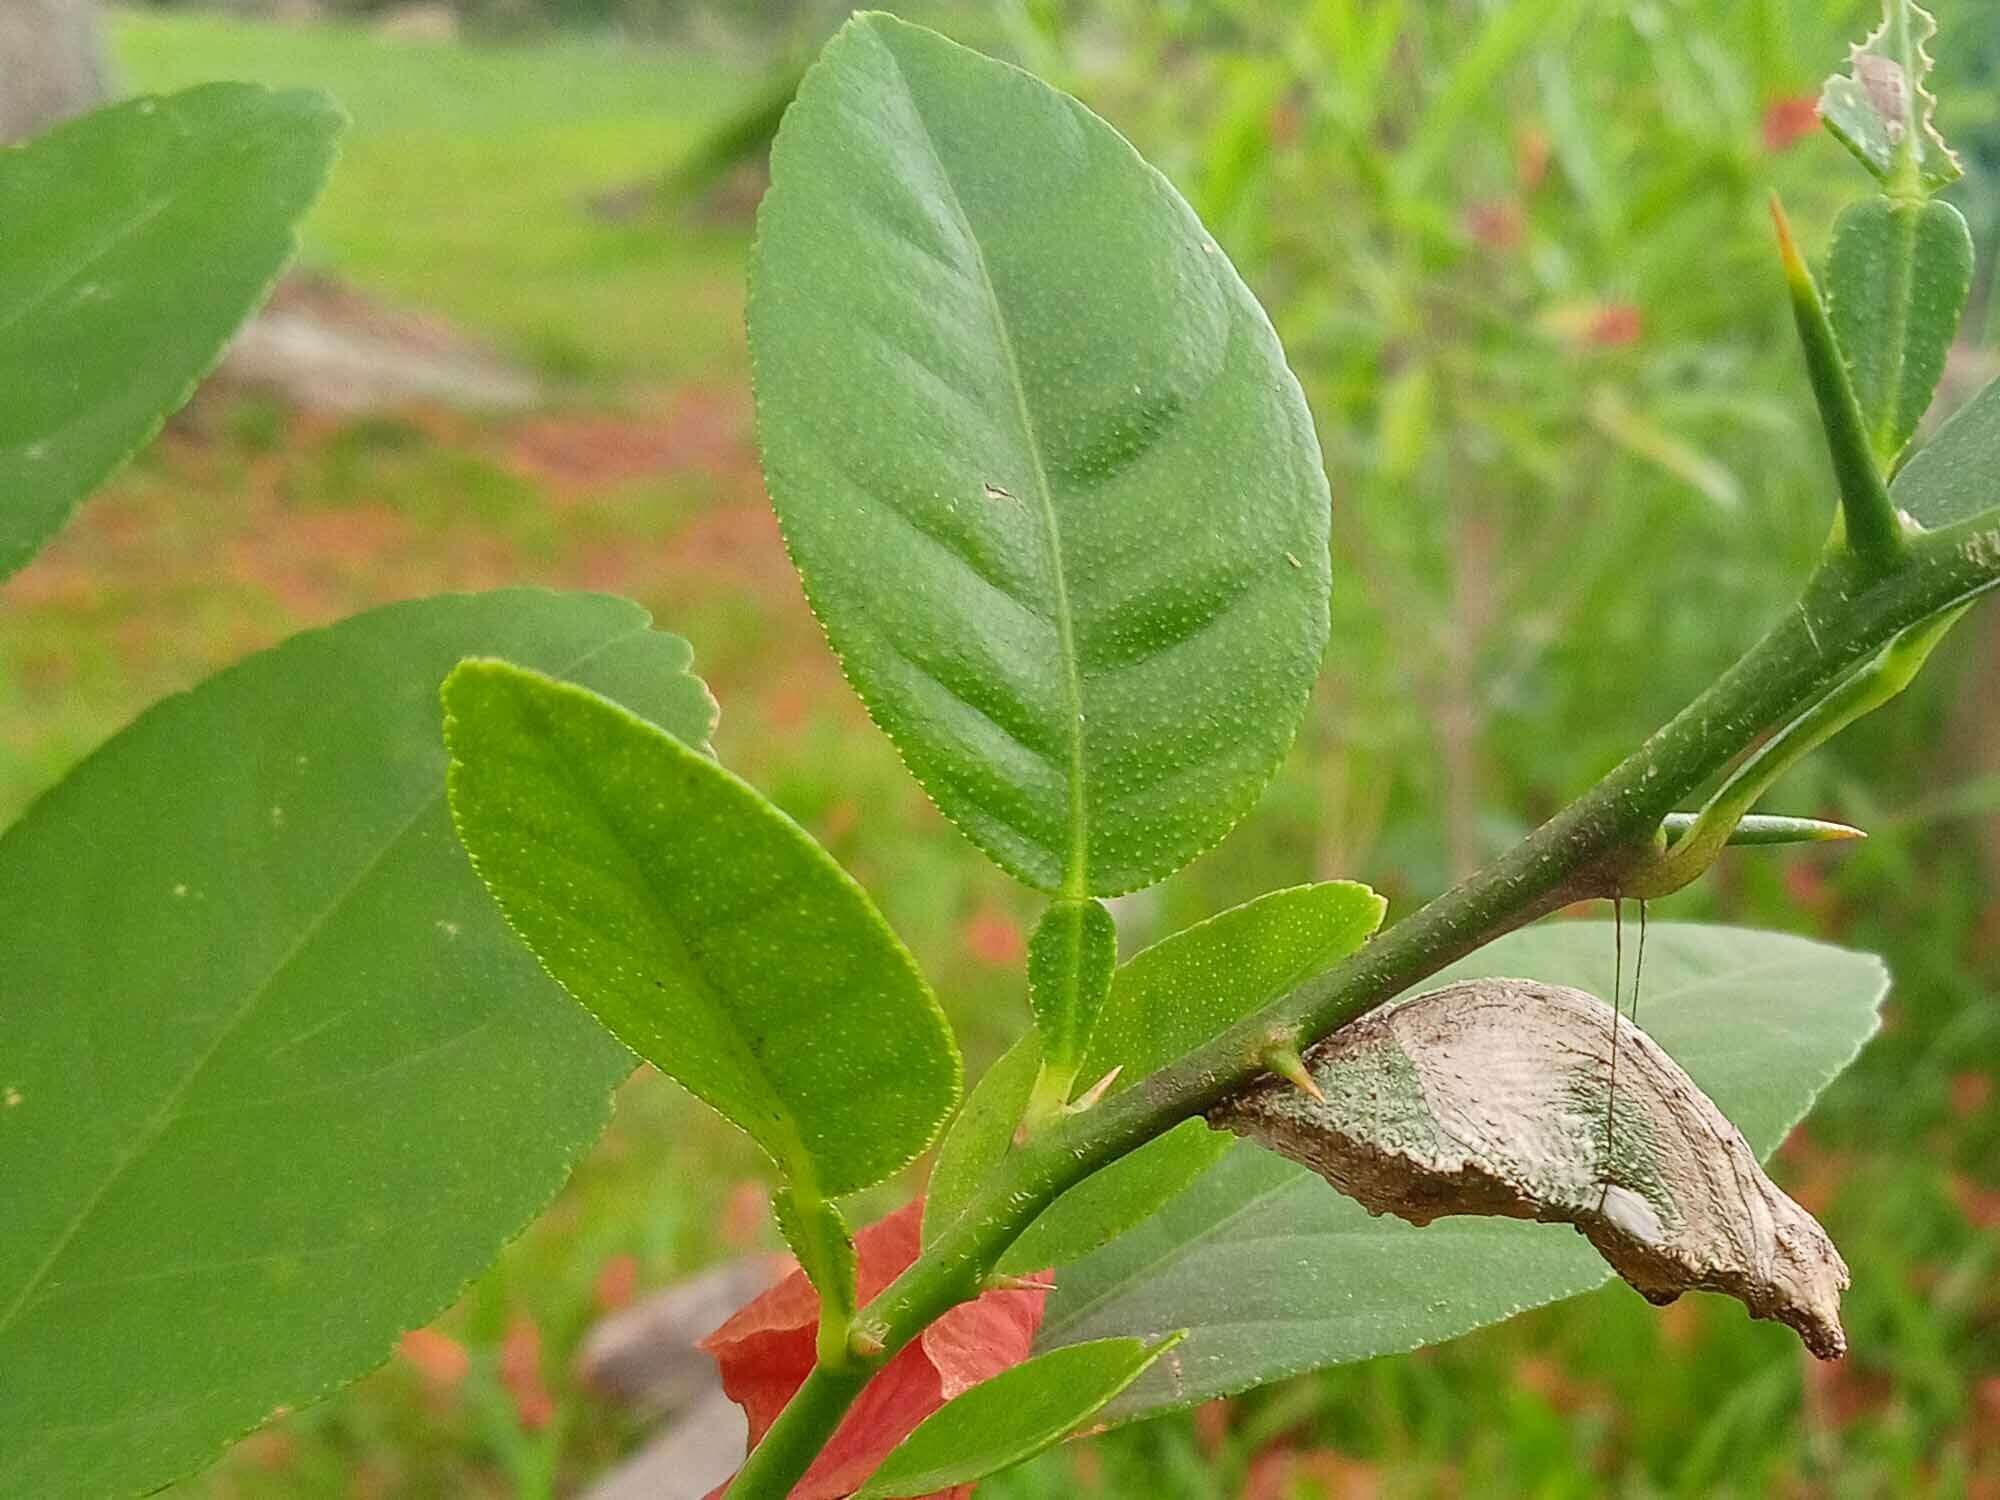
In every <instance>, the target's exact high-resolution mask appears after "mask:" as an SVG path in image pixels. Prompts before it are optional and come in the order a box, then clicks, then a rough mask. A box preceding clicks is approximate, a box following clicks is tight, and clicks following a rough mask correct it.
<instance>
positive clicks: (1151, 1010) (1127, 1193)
mask: <svg viewBox="0 0 2000 1500" xmlns="http://www.w3.org/2000/svg"><path fill="white" fill-rule="evenodd" d="M1382 912H1383V901H1382V898H1381V897H1379V896H1377V895H1376V894H1375V893H1374V892H1373V891H1371V890H1369V889H1368V888H1367V887H1366V886H1364V885H1356V884H1354V883H1353V882H1351V881H1329V882H1327V883H1326V884H1323V885H1309V886H1294V887H1291V888H1288V889H1285V890H1279V891H1271V892H1269V893H1268V894H1266V895H1263V896H1260V897H1258V898H1257V899H1256V900H1255V901H1251V902H1248V903H1246V904H1244V905H1242V906H1238V907H1234V908H1232V909H1230V910H1229V911H1226V912H1223V913H1221V914H1220V915H1218V916H1215V917H1211V918H1210V919H1209V920H1208V921H1206V922H1201V923H1197V924H1196V925H1195V926H1193V927H1189V928H1187V929H1185V930H1184V931H1181V932H1177V933H1175V934H1174V935H1173V936H1171V937H1169V938H1166V939H1164V940H1163V941H1161V942H1158V943H1155V944H1154V945H1153V946H1152V947H1150V948H1148V949H1146V950H1145V951H1144V952H1142V953H1140V954H1138V955H1137V956H1136V957H1134V958H1133V959H1132V960H1131V961H1130V962H1129V963H1126V964H1124V965H1123V966H1122V967H1120V968H1119V969H1118V971H1117V972H1116V973H1115V974H1114V975H1113V976H1112V981H1111V993H1110V995H1109V997H1108V998H1107V1000H1106V1003H1105V1007H1104V1012H1103V1015H1102V1017H1101V1018H1100V1021H1099V1023H1098V1029H1097V1033H1096V1035H1095V1036H1094V1038H1093V1040H1092V1042H1091V1046H1090V1051H1089V1059H1088V1061H1087V1062H1086V1064H1085V1067H1084V1070H1083V1071H1084V1074H1085V1075H1087V1076H1089V1077H1091V1078H1098V1077H1101V1076H1102V1075H1103V1074H1105V1073H1107V1072H1109V1071H1110V1070H1111V1069H1112V1068H1119V1069H1121V1071H1120V1074H1119V1077H1118V1079H1117V1081H1116V1082H1115V1083H1114V1084H1113V1085H1112V1088H1113V1091H1114V1092H1116V1091H1117V1090H1118V1089H1120V1088H1124V1087H1128V1086H1129V1085H1131V1084H1133V1083H1136V1082H1138V1081H1139V1080H1140V1079H1142V1078H1144V1077H1145V1076H1146V1075H1147V1074H1148V1073H1150V1072H1152V1071H1153V1070H1154V1069H1156V1068H1159V1067H1162V1066H1164V1065H1165V1064H1166V1063H1168V1062H1171V1061H1172V1060H1173V1059H1174V1058H1176V1057H1178V1056H1179V1055H1180V1054H1181V1053H1183V1052H1185V1051H1187V1050H1188V1049H1190V1048H1192V1047H1195V1046H1198V1045H1200V1044H1201V1043H1202V1042H1205V1041H1208V1040H1210V1039H1211V1038H1212V1037H1214V1036H1215V1035H1216V1034H1217V1033H1218V1032H1221V1031H1223V1030H1224V1029H1226V1028H1227V1027H1228V1026H1229V1025H1230V1024H1231V1023H1232V1022H1234V1021H1237V1020H1240V1019H1241V1018H1242V1017H1243V1016H1245V1015H1248V1014H1249V1013H1250V1012H1251V1011H1253V1010H1255V1009H1257V1007H1259V1006H1260V1005H1263V1004H1265V1003H1266V1002H1267V1001H1270V1000H1272V999H1274V998H1276V997H1277V996H1279V995H1281V994H1283V993H1284V992H1285V991H1286V990H1289V989H1290V988H1291V987H1292V986H1293V985H1295V984H1297V983H1298V982H1299V981H1300V980H1302V979H1304V978H1306V977H1307V976H1309V975H1311V974H1315V973H1317V972H1318V971H1319V970H1321V969H1323V968H1325V967H1327V965H1329V964H1331V963H1333V962H1334V961H1335V960H1337V959H1340V958H1344V957H1345V956H1346V955H1347V954H1349V953H1352V952H1353V951H1354V950H1355V949H1356V948H1358V947H1359V946H1360V945H1361V943H1362V942H1363V940H1365V939H1366V938H1367V936H1368V934H1369V933H1371V932H1373V931H1374V930H1375V928H1376V927H1377V926H1378V925H1379V924H1380V922H1381V920H1382ZM1040 1058H1041V1049H1040V1047H1039V1046H1038V1045H1037V1043H1036V1039H1035V1038H1034V1037H1032V1036H1030V1037H1026V1038H1023V1039H1022V1040H1021V1041H1020V1042H1018V1043H1017V1044H1015V1046H1014V1047H1013V1048H1012V1049H1010V1050H1009V1051H1008V1052H1007V1053H1006V1054H1005V1055H1004V1056H1002V1057H1001V1059H1000V1061H998V1062H996V1063H995V1064H994V1065H993V1066H992V1067H991V1068H990V1069H988V1070H987V1074H986V1076H985V1077H984V1078H982V1079H981V1080H980V1081H979V1084H978V1086H977V1087H976V1088H974V1089H973V1091H972V1095H971V1097H970V1098H969V1099H968V1100H967V1101H966V1106H965V1109H964V1110H963V1111H962V1112H961V1113H960V1115H959V1118H958V1120H957V1121H956V1122H955V1123H954V1124H953V1126H952V1129H951V1133H950V1134H949V1135H948V1136H947V1137H946V1138H945V1144H944V1148H943V1150H942V1151H941V1152H940V1153H939V1156H938V1165H937V1170H936V1171H935V1172H934V1173H933V1174H932V1176H931V1187H930V1202H929V1205H928V1207H927V1209H926V1211H925V1216H924V1234H925V1240H926V1243H928V1242H929V1241H930V1240H931V1239H934V1238H935V1237H936V1235H937V1232H938V1231H939V1230H941V1229H943V1228H944V1227H945V1226H946V1225H948V1224H950V1223H951V1221H952V1220H953V1219H955V1218H957V1217H958V1215H959V1214H960V1213H961V1212H962V1211H963V1210H964V1208H965V1206H966V1204H968V1203H970V1202H971V1201H972V1199H973V1197H974V1196H975V1195H976V1194H977V1192H978V1189H979V1185H980V1182H981V1180H982V1179H983V1178H984V1177H985V1176H986V1174H987V1173H988V1172H990V1171H992V1169H993V1168H994V1167H995V1166H997V1165H998V1164H999V1162H1000V1159H1001V1157H1003V1156H1004V1155H1005V1154H1006V1151H1007V1146H1008V1143H1009V1141H1010V1139H1011V1138H1012V1135H1013V1131H1014V1127H1015V1124H1016V1123H1017V1122H1018V1121H1019V1120H1020V1118H1021V1115H1022V1112H1023V1111H1024V1110H1025V1109H1026V1107H1027V1104H1028V1097H1029V1092H1030V1089H1031V1087H1032V1084H1033V1081H1034V1078H1035V1075H1036V1070H1037V1067H1038V1064H1039V1062H1040ZM1228 1149H1229V1142H1228V1140H1227V1139H1226V1138H1225V1137H1223V1136H1221V1135H1219V1134H1217V1133H1216V1132H1215V1131H1212V1130H1210V1129H1208V1127H1207V1126H1205V1125H1203V1124H1202V1123H1201V1122H1200V1121H1198V1120H1194V1121H1189V1122H1187V1123H1185V1124H1183V1125H1180V1126H1177V1127H1176V1128H1175V1129H1173V1130H1170V1131H1168V1132H1167V1133H1166V1134H1165V1135H1163V1136H1161V1137H1159V1138H1158V1139H1157V1140H1153V1141H1149V1142H1148V1143H1147V1144H1146V1145H1144V1146H1143V1147H1141V1148H1140V1149H1139V1150H1137V1151H1135V1152H1133V1153H1132V1154H1131V1155H1129V1156H1126V1157H1122V1158H1120V1159H1119V1160H1118V1161H1116V1162H1113V1163H1112V1164H1111V1165H1110V1166H1108V1167H1106V1168H1104V1170H1102V1171H1101V1172H1098V1173H1095V1174H1094V1175H1092V1176H1091V1177H1089V1178H1087V1179H1085V1180H1084V1181H1083V1182H1081V1183H1079V1184H1078V1185H1077V1186H1075V1187H1073V1188H1071V1189H1070V1190H1069V1191H1068V1192H1067V1193H1064V1194H1063V1195H1062V1196H1061V1197H1060V1198H1058V1199H1057V1200H1056V1201H1055V1202H1054V1203H1052V1204H1050V1205H1049V1206H1048V1207H1047V1208H1046V1209H1044V1210H1043V1211H1042V1213H1041V1215H1040V1216H1039V1217H1037V1218H1036V1220H1035V1222H1034V1223H1032V1224H1030V1225H1029V1226H1028V1228H1027V1230H1026V1232H1025V1233H1023V1234H1022V1236H1021V1238H1020V1239H1018V1240H1016V1241H1015V1242H1014V1244H1013V1245H1012V1246H1011V1247H1010V1248H1009V1249H1008V1251H1007V1253H1006V1254H1005V1255H1004V1256H1003V1257H1002V1258H1001V1262H1000V1269H1001V1270H1003V1271H1017V1272H1027V1271H1038V1270H1041V1269H1043V1268H1045V1267H1047V1266H1061V1265H1066V1264H1067V1263H1069V1262H1070V1261H1072V1260H1074V1259H1076V1258H1077V1257H1078V1256H1081V1255H1084V1254H1087V1253H1088V1252H1089V1251H1092V1250H1094V1249H1096V1248H1097V1247H1098V1246H1100V1245H1102V1244H1104V1243H1106V1242H1107V1241H1109V1240H1111V1239H1114V1238H1116V1237H1117V1236H1118V1235H1121V1234H1123V1233H1125V1231H1127V1230H1128V1229H1130V1228H1132V1226H1134V1225H1135V1224H1138V1223H1140V1222H1142V1221H1143V1220H1145V1219H1146V1218H1148V1217H1150V1216H1151V1215H1153V1214H1155V1213H1157V1212H1158V1211H1159V1209H1160V1207H1161V1205H1163V1204H1165V1203H1166V1202H1168V1201H1169V1200H1170V1199H1172V1198H1174V1197H1175V1196H1176V1195H1178V1194H1179V1193H1181V1192H1182V1191H1184V1190H1185V1189H1186V1188H1187V1186H1188V1184H1190V1183H1191V1182H1193V1181H1194V1180H1195V1179H1196V1178H1197V1177H1199V1176H1201V1174H1202V1173H1203V1172H1205V1171H1207V1170H1208V1169H1209V1168H1210V1167H1211V1166H1213V1165H1214V1164H1215V1163H1216V1162H1217V1161H1219V1160H1220V1159H1221V1158H1222V1156H1223V1155H1224V1154H1225V1153H1226V1152H1227V1151H1228Z"/></svg>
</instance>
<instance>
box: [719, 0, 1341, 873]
mask: <svg viewBox="0 0 2000 1500" xmlns="http://www.w3.org/2000/svg"><path fill="white" fill-rule="evenodd" d="M771 170H772V186H771V191H770V193H769V195H768V196H767V197H766V198H765V200H764V205H763V209H762V212H761V213H760V214H759V217H758V238H757V247H756V251H755V253H754V256H753V259H752V265H751V277H750V341H751V353H752V355H753V357H754V365H755V376H756V388H757V413H758V436H759V439H760V441H761V443H762V445H763V450H764V465H765V475H766V479H767V481H768V483H769V486H770V490H771V495H772V498H773V499H774V501H775V502H776V505H777V509H778V517H779V520H780V521H781V522H782V523H783V526H784V531H785V537H786V541H787V544H788V545H789V546H790V548H791V552H792V557H793V560H794V561H795V562H796V563H797V564H798V567H799V571H800V573H801V575H802V576H803V578H804V581H805V586H806V591H807V593H808V595H809V596H810V597H811V599H812V602H813V607H814V609H815V610H817V611H818V613H819V616H820V619H821V620H822V621H823V622H824V623H825V626H826V630H827V635H828V637H829V639H830V640H831V641H832V643H833V646H834V649H835V650H836V651H837V652H838V653H839V655H840V657H841V659H842V662H843V664H844V665H845V667H846V670H847V673H848V676H849V677H850V679H851V680H852V681H853V683H854V685H855V687H856V689H857V690H858V691H859V692H860V694H861V696H862V698H863V699H864V700H866V702H867V704H868V707H869V711H870V712H871V713H872V714H873V715H874V716H875V719H876V721H877V722H878V723H880V724H881V725H882V727H883V728H884V729H885V730H887V731H888V733H889V735H890V736H891V737H892V738H893V739H894V740H895V741H896V744H897V746H898V747H899V748H900V749H901V751H902V753H903V756H904V758H905V759H906V760H907V761H908V763H909V765H910V768H911V770H912V771H914V772H915V773H916V775H917V777H918V779H919V780H921V781H922V782H923V784H924V786H925V788H926V790H928V791H929V793H930V794H931V796H932V797H934V798H935V799H936V800H937V803H938V805H939V806H940V807H941V808H943V810H944V811H945V813H946V814H947V815H948V816H949V817H951V818H952V819H953V820H954V821H955V822H956V823H958V825H959V826H960V827H961V828H963V829H964V830H965V832H966V833H967V834H968V835H969V836H970V837H971V838H972V840H973V842H975V843H976V844H978V845H979V847H980V848H981V849H983V850H985V851H986V853H987V854H989V855H990V856H992V857H993V858H994V859H995V860H996V861H998V862H999V863H1000V864H1001V865H1002V866H1003V867H1005V868H1006V869H1007V870H1009V871H1010V872H1012V873H1013V874H1015V875H1016V876H1018V877H1019V878H1021V879H1022V880H1024V881H1026V882H1028V883H1029V884H1030V885H1033V886H1036V887H1039V888H1041V889H1043V890H1049V891H1060V892H1062V893H1064V894H1067V895H1071V896H1083V895H1108V894H1112V893H1115V892H1118V891H1123V890H1130V889H1133V888H1135V887H1138V886H1142V885H1146V884H1148V883H1150V882H1152V881H1154V880H1157V879H1159V878H1160V877H1161V876H1162V875H1165V874H1167V873H1168V872H1169V871H1172V870H1174V869H1176V868H1178V867H1179V866H1180V865H1182V864H1184V863H1185V862H1186V861H1187V860H1188V859H1190V858H1191V857H1192V856H1193V855H1195V854H1196V853H1198V852H1199V851H1201V850H1202V849H1204V848H1206V847H1208V846H1209V845H1211V844H1213V843H1214V842H1216V840H1218V839H1220V838H1221V837H1222V835H1223V834H1224V833H1225V832H1227V830H1228V829H1229V827H1230V826H1231V824H1233V823H1234V822H1235V821H1236V819H1238V818H1239V817H1241V816H1242V815H1243V813H1244V812H1245V810H1247V809H1248V808H1249V806H1250V805H1251V803H1252V802H1253V801H1254V800H1255V798H1256V796H1257V793H1258V791H1259V790H1260V789H1261V788H1262V787H1263V785H1264V783H1265V781H1266V780H1267V779H1268V778H1269V777H1270V775H1271V772H1272V771H1273V769H1274V768H1275V767H1276V765H1277V763H1278V760H1279V758H1280V757H1281V756H1282V755H1283V754H1284V751H1285V748H1286V747H1287V746H1288V745H1289V744H1290V742H1291V739H1292V734H1293V731H1294V730H1295V728H1296V727H1297V723H1298V719H1299V715H1300V713H1301V712H1302V711H1303V708H1304V706H1305V700H1306V693H1307V690H1308V689H1309V687H1310V685H1311V683H1312V679H1313V677H1314V675H1315V673H1316V672H1317V670H1318V667H1319V659H1320V654H1321V651H1322V649H1323V647H1324V645H1325V641H1326V632H1327V589H1328V560H1327V527H1328V498H1327V490H1326V481H1325V477H1324V475H1323V474H1322V472H1321V468H1320V456H1319V447H1318V443H1317V441H1316V440H1315V438H1314V436H1313V432H1312V424H1311V420H1310V417H1309V416H1308V414H1307V412H1306V408H1305V402H1304V399H1303V397H1302V396H1301V395H1300V392H1299V388H1298V384H1297V382H1296V381H1295V380H1294V379H1293V378H1292V376H1291V373H1290V372H1289V371H1288V370H1287V369H1286V367H1285V364H1284V359H1283V356H1282V353H1281V352H1280V350H1279V348H1278V342H1277V339H1276V337H1275V336H1274V335H1273V333H1272V332H1271V328H1270V325H1269V323H1268V322H1267V321H1266V320H1265V317H1264V314H1263V312H1262V310H1261V309H1260V308H1259V307H1258V306H1257V304H1256V301H1255V300H1254V299H1253V298H1252V297H1251V295H1250V293H1249V291H1248V290H1247V289H1246V288H1245V287H1244V285H1243V283H1242V281H1241V280H1240V279H1239V278H1238V277H1237V275H1236V272H1235V270H1234V269H1233V268H1232V267H1231V266H1230V264H1229V261H1228V259H1227V257H1225V256H1224V255H1223V254H1222V252H1221V250H1220V249H1218V248H1217V246H1216V244H1215V242H1214V241H1213V240H1212V239H1210V238H1209V237H1208V235H1207V234H1206V233H1205V232H1204V231H1203V229H1202V227H1201V225H1200V223H1199V222H1197V220H1196V219H1195V217H1194V214H1193V213H1192V211H1190V210H1189V208H1188V207H1187V205H1186V204H1185V203H1184V202H1182V201H1181V198H1180V196H1179V195H1178V194H1177V193H1175V191H1174V190H1173V188H1172V186H1171V185H1169V184H1168V183H1167V181H1166V179H1164V178H1163V177H1161V176H1160V175H1159V174H1158V173H1157V172H1155V171H1153V170H1152V169H1151V168H1150V167H1148V166H1147V165H1146V164H1145V163H1144V162H1143V161H1141V160H1140V158H1139V157H1138V155H1137V154H1136V153H1135V152H1134V151H1133V150H1132V148H1131V146H1130V145H1128V144H1127V143H1126V142H1125V140H1124V139H1123V138H1122V137H1121V136H1119V135H1118V133H1117V132H1116V131H1114V130H1112V129H1111V127H1110V126H1108V125H1106V124H1105V123H1104V122H1103V121H1102V120H1100V119H1098V118H1097V117H1096V116H1095V115H1093V114H1091V113H1090V112H1089V111H1088V110H1086V109H1085V108H1083V106H1082V105H1080V104H1078V103H1077V102H1076V101H1075V100H1073V99H1070V98H1068V97H1066V96H1064V95H1062V94H1059V93H1057V92H1055V91H1054V90H1052V89H1050V88H1048V87H1047V86H1046V85H1045V84H1042V83H1040V82H1039V81H1037V80H1036V79H1034V78H1032V77H1030V76H1029V75H1028V74H1026V73H1022V72H1020V71H1018V70H1017V69H1014V68H1011V67H1007V66H1004V65H1002V64H1000V63H996V62H993V61H991V60H989V59H987V58H984V57H981V56H979V55H978V54H977V53H973V52H969V51H966V50H965V49H964V48H961V47H958V46H956V45H954V44H953V43H951V42H948V41H946V40H944V39H943V38H942V37H939V36H936V35H934V34H932V33H930V32H928V31H924V30H922V29H920V28H918V27H914V26H909V25H905V24H903V23H902V22H899V21H896V20H894V19H893V18H890V17H887V16H881V15H870V16H862V17H858V18H856V19H855V20H854V21H852V22H851V23H849V25H848V26H847V27H846V28H845V29H844V30H843V31H842V32H841V33H840V34H839V35H838V36H837V37H836V38H835V39H834V40H833V41H832V42H831V43H829V44H828V46H827V48H826V51H825V52H824V54H823V55H822V56H821V58H820V60H819V62H818V63H817V64H815V65H814V67H813V68H812V69H811V71H810V72H808V74H807V75H806V78H805V81H804V83H803V85H802V86H801V88H800V91H799V97H798V102H797V103H796V104H794V105H793V107H792V109H791V112H790V113H789V114H788V115H787V116H786V117H785V123H784V126H783V128H782V129H781V130H780V131H779V134H778V140H777V145H776V148H775V150H774V152H773V155H772V167H771Z"/></svg>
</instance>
